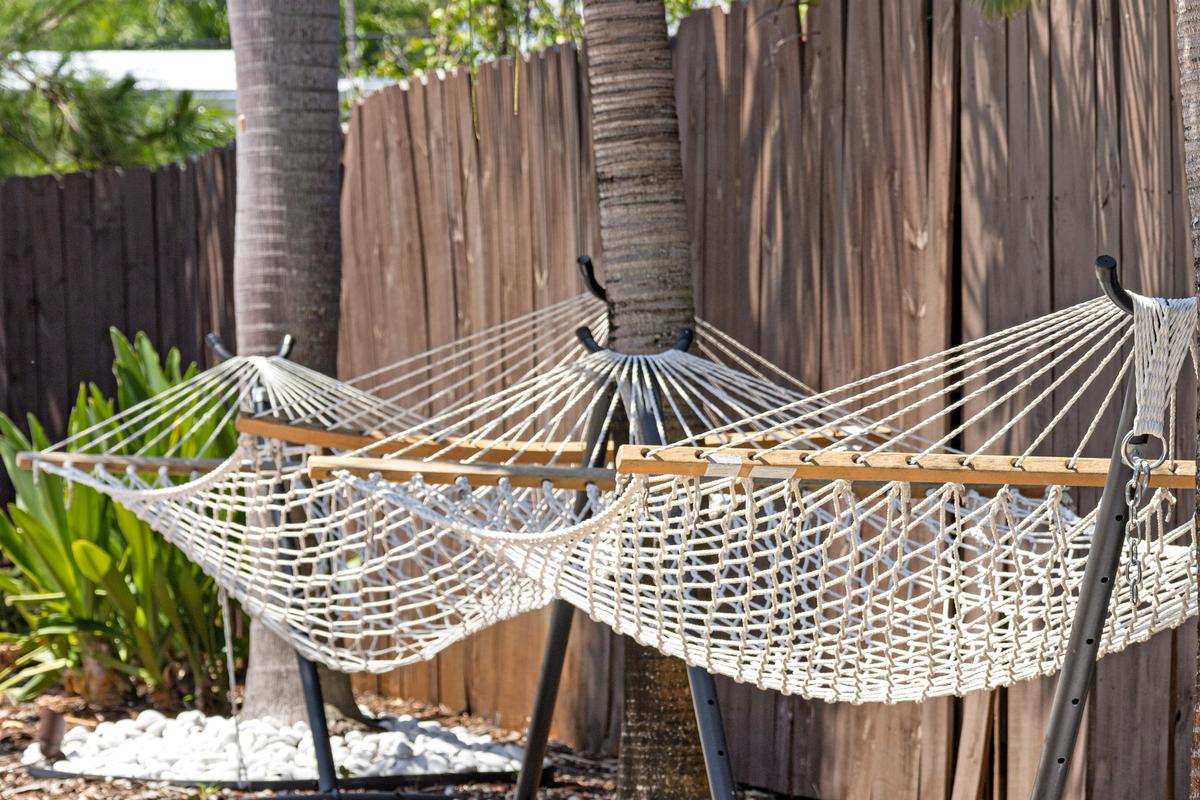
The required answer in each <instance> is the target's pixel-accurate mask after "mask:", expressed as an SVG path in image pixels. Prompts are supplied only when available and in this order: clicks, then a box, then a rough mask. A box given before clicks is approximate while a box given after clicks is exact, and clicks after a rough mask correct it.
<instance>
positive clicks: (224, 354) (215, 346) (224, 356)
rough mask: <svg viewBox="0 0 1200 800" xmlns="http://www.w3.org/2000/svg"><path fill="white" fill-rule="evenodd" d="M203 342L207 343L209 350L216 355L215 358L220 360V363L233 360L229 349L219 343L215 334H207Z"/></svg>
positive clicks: (219, 338)
mask: <svg viewBox="0 0 1200 800" xmlns="http://www.w3.org/2000/svg"><path fill="white" fill-rule="evenodd" d="M204 341H205V342H207V343H208V347H209V349H210V350H212V351H213V352H214V353H216V354H217V358H219V359H221V360H222V361H228V360H229V359H231V358H233V353H231V352H230V351H229V349H228V348H227V347H225V343H224V342H222V341H221V337H220V336H217V334H215V333H210V334H208V335H207V336H205V337H204Z"/></svg>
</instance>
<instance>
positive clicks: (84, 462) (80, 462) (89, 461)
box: [17, 451, 225, 475]
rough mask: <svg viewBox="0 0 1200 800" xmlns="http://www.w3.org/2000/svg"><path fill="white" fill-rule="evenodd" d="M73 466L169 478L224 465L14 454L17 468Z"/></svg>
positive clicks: (140, 458)
mask: <svg viewBox="0 0 1200 800" xmlns="http://www.w3.org/2000/svg"><path fill="white" fill-rule="evenodd" d="M39 462H40V463H43V464H58V465H60V466H74V467H77V468H87V467H97V466H102V467H105V468H106V469H108V470H109V471H110V472H124V471H126V470H127V469H129V468H130V467H133V468H134V469H135V470H136V471H137V472H140V473H143V474H154V475H157V474H158V473H159V472H161V471H162V470H164V469H165V470H166V471H167V474H168V475H191V474H192V473H193V472H208V471H210V470H213V469H216V468H217V467H219V466H221V465H222V464H224V463H225V462H224V461H222V460H221V459H214V458H156V457H153V456H121V455H94V454H89V453H38V452H29V451H23V452H20V453H17V467H18V468H19V469H33V468H34V466H36V465H37V464H38V463H39Z"/></svg>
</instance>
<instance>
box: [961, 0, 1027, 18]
mask: <svg viewBox="0 0 1200 800" xmlns="http://www.w3.org/2000/svg"><path fill="white" fill-rule="evenodd" d="M976 2H977V3H978V4H979V8H980V9H981V10H982V11H983V13H985V14H987V15H988V16H990V17H995V18H997V19H1004V18H1007V17H1015V16H1016V15H1017V14H1020V13H1021V12H1023V11H1028V10H1029V9H1031V8H1033V7H1034V6H1035V5H1038V0H976Z"/></svg>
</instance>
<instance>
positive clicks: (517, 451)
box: [237, 417, 891, 464]
mask: <svg viewBox="0 0 1200 800" xmlns="http://www.w3.org/2000/svg"><path fill="white" fill-rule="evenodd" d="M237 429H238V431H240V432H241V433H248V434H250V435H252V436H263V437H266V438H268V439H278V440H279V441H283V442H288V443H289V444H299V445H308V446H311V447H326V448H329V449H330V450H343V451H358V450H361V451H362V452H363V454H364V455H366V456H378V457H386V456H387V455H388V454H396V457H398V458H417V459H420V458H428V457H429V456H437V458H438V459H439V460H447V461H462V460H465V459H468V458H471V457H472V456H474V457H475V460H476V461H483V462H487V463H509V462H512V463H517V464H547V463H550V461H551V459H554V460H555V461H556V462H559V463H564V462H565V463H568V464H569V463H571V462H573V461H578V462H582V461H583V456H584V453H583V449H584V445H583V442H566V443H563V442H524V441H496V440H492V439H468V438H464V437H448V438H446V439H443V440H441V441H432V440H430V439H429V438H428V437H424V436H404V437H397V438H391V437H390V434H387V433H382V432H379V431H373V432H368V433H358V432H354V431H349V430H344V429H337V428H334V429H327V428H321V427H317V426H315V425H303V424H300V423H293V422H284V421H282V420H278V419H266V418H261V417H260V418H254V419H252V418H240V419H238V421H237ZM890 432H891V429H890V428H879V429H874V430H871V431H865V430H862V429H860V428H836V429H835V428H813V429H811V430H809V429H805V430H799V431H789V430H781V431H779V432H778V433H777V434H776V435H774V436H761V437H756V438H754V439H753V440H752V441H754V442H756V443H759V444H761V445H763V446H764V447H770V446H772V445H776V444H779V443H780V440H781V439H782V440H786V439H790V438H791V437H793V436H795V437H803V438H805V439H807V440H808V441H811V442H812V443H813V444H814V445H816V446H821V447H824V446H826V445H830V444H836V443H840V442H844V441H847V440H853V441H863V442H870V443H871V444H880V443H882V442H883V441H886V438H885V437H887V436H888V435H889V434H890ZM742 438H743V437H742V436H741V434H737V433H726V434H719V435H718V434H713V435H710V436H707V437H705V444H706V445H707V446H709V447H718V446H720V445H722V444H725V443H727V442H738V441H740V440H741V439H742ZM385 440H386V441H385ZM614 455H615V453H614V448H613V447H612V445H609V450H608V457H607V459H606V460H609V459H611V458H612V457H613V456H614Z"/></svg>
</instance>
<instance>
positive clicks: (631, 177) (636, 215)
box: [583, 0, 695, 353]
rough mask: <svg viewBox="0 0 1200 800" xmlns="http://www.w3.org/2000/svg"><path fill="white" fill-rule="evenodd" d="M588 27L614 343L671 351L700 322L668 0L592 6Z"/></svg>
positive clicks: (586, 9)
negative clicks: (666, 8) (678, 338)
mask: <svg viewBox="0 0 1200 800" xmlns="http://www.w3.org/2000/svg"><path fill="white" fill-rule="evenodd" d="M583 23H584V31H585V34H586V42H587V57H588V82H589V85H590V88H591V98H592V137H593V140H594V142H595V157H596V178H597V182H598V186H599V191H600V244H601V247H602V248H603V251H604V252H603V256H604V279H605V288H606V289H607V291H608V299H609V306H610V308H609V316H610V317H611V319H610V323H611V324H612V326H613V327H612V334H611V335H612V342H613V345H614V346H615V347H616V349H618V350H621V351H623V352H626V353H648V352H654V351H657V350H663V349H666V348H667V347H670V346H671V344H672V343H673V341H674V338H675V334H676V332H677V331H678V330H679V329H680V328H682V327H687V326H691V325H692V324H693V317H694V315H695V308H694V304H693V300H692V270H691V264H690V263H689V261H688V242H689V237H688V228H687V208H686V206H685V205H684V195H683V157H682V154H681V149H680V144H679V119H678V117H677V116H676V114H675V75H674V73H673V72H672V70H671V49H670V44H669V40H668V39H667V25H666V16H665V12H664V10H663V4H662V2H660V1H659V0H650V1H649V2H647V0H585V2H584V4H583Z"/></svg>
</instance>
